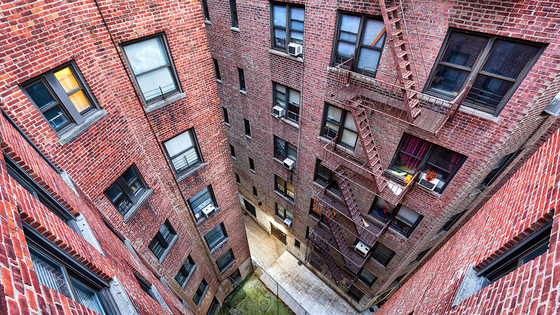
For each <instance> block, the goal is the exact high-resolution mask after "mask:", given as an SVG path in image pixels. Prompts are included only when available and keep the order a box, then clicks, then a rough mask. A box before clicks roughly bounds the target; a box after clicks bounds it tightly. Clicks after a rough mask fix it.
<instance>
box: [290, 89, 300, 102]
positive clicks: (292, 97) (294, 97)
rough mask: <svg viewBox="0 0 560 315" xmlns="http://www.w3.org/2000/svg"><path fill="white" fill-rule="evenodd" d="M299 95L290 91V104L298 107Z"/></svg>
mask: <svg viewBox="0 0 560 315" xmlns="http://www.w3.org/2000/svg"><path fill="white" fill-rule="evenodd" d="M299 99H300V93H299V92H298V91H294V90H290V104H294V105H297V106H299Z"/></svg>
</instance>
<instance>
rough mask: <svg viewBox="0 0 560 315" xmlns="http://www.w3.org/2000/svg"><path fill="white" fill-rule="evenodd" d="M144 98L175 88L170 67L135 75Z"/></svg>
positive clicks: (151, 97) (159, 94)
mask: <svg viewBox="0 0 560 315" xmlns="http://www.w3.org/2000/svg"><path fill="white" fill-rule="evenodd" d="M136 79H137V80H138V85H139V86H140V90H142V94H143V95H144V98H145V99H146V100H150V99H153V98H155V97H158V96H161V95H163V94H165V93H167V92H170V91H173V90H175V89H176V87H175V81H174V80H173V75H172V74H171V68H169V67H166V68H162V69H158V70H155V71H152V72H149V73H146V74H143V75H139V76H137V77H136Z"/></svg>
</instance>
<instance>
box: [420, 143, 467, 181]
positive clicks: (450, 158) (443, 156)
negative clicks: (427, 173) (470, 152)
mask: <svg viewBox="0 0 560 315" xmlns="http://www.w3.org/2000/svg"><path fill="white" fill-rule="evenodd" d="M462 160H463V156H462V155H461V154H459V153H455V152H453V151H451V150H448V149H446V148H442V147H439V146H437V147H435V148H434V150H433V151H432V153H431V154H430V158H429V159H428V163H429V164H431V165H435V166H437V167H438V168H439V169H435V170H434V171H435V172H436V173H438V175H441V176H443V177H441V176H438V178H439V179H443V180H445V179H446V175H447V173H452V172H453V171H455V169H456V168H457V166H458V165H459V163H461V161H462ZM428 167H429V166H428ZM442 170H443V172H442Z"/></svg>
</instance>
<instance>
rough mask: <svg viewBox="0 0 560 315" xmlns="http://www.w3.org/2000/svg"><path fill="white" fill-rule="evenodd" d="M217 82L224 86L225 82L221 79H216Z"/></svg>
mask: <svg viewBox="0 0 560 315" xmlns="http://www.w3.org/2000/svg"><path fill="white" fill-rule="evenodd" d="M216 82H218V83H220V84H224V81H222V80H220V79H216Z"/></svg>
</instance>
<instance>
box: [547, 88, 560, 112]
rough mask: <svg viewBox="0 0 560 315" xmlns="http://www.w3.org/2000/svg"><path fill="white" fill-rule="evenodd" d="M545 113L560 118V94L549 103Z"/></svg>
mask: <svg viewBox="0 0 560 315" xmlns="http://www.w3.org/2000/svg"><path fill="white" fill-rule="evenodd" d="M544 112H545V113H547V114H550V115H552V116H558V115H559V114H560V93H558V94H556V97H554V98H553V99H552V101H550V103H548V105H547V106H546V108H545V109H544Z"/></svg>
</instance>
